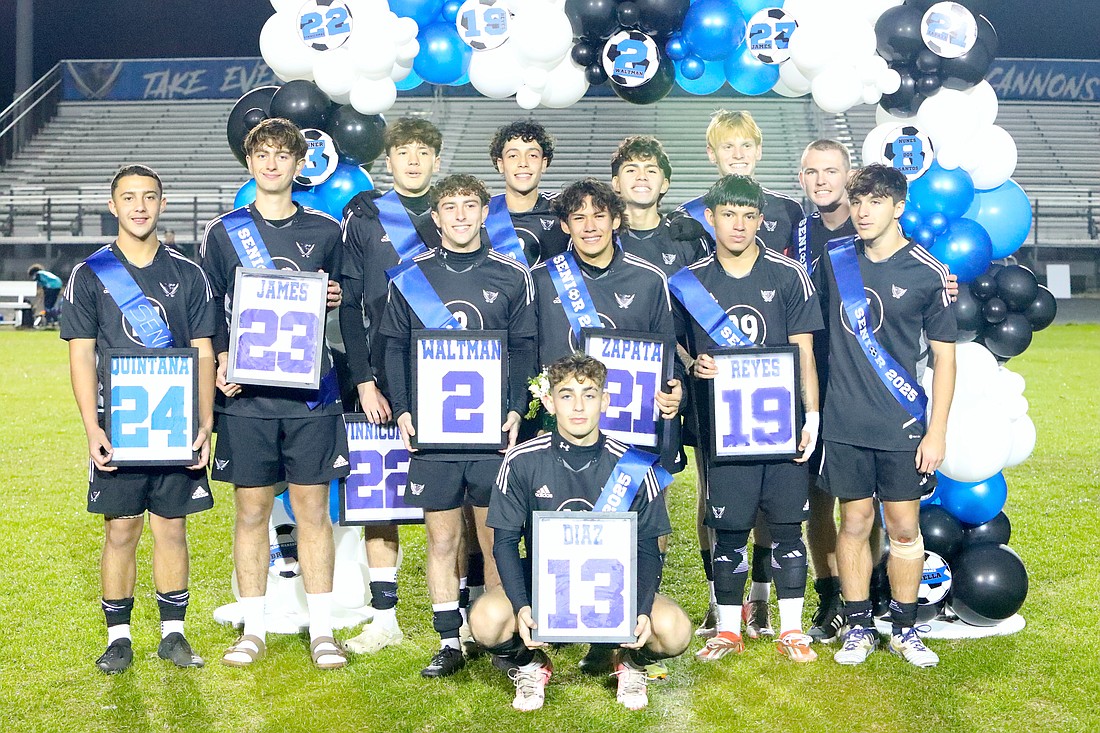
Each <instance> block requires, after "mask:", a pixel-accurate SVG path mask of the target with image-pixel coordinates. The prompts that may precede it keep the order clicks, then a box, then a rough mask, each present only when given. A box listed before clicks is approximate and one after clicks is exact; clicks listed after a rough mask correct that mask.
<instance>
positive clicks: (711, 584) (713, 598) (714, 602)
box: [707, 580, 718, 606]
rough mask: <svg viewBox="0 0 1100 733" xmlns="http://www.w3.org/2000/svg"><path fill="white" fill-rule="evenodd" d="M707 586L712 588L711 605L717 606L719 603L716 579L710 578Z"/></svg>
mask: <svg viewBox="0 0 1100 733" xmlns="http://www.w3.org/2000/svg"><path fill="white" fill-rule="evenodd" d="M707 586H708V587H709V588H710V605H711V606H717V605H718V597H717V596H716V595H714V581H713V580H708V581H707Z"/></svg>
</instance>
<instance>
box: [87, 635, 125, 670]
mask: <svg viewBox="0 0 1100 733" xmlns="http://www.w3.org/2000/svg"><path fill="white" fill-rule="evenodd" d="M133 661H134V648H133V645H132V644H131V642H130V640H129V639H115V640H114V641H113V642H111V645H110V646H109V647H107V651H105V652H103V654H102V655H101V656H100V657H99V659H97V660H95V666H97V667H99V671H100V672H103V673H104V674H118V673H119V672H125V671H126V670H127V669H129V668H130V663H131V662H133Z"/></svg>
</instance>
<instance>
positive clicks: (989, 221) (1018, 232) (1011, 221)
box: [973, 179, 1031, 260]
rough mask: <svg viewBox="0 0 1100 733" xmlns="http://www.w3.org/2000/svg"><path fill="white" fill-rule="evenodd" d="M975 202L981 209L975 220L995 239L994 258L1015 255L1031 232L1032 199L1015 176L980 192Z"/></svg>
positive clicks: (991, 238)
mask: <svg viewBox="0 0 1100 733" xmlns="http://www.w3.org/2000/svg"><path fill="white" fill-rule="evenodd" d="M974 201H975V203H976V205H977V206H978V208H979V211H978V213H977V215H976V216H974V217H973V218H974V220H975V221H976V222H978V223H979V224H981V225H982V226H983V227H985V230H986V232H988V233H989V239H990V240H991V241H992V242H993V259H995V260H999V259H1001V258H1002V257H1008V256H1009V255H1012V254H1015V252H1016V250H1018V249H1019V248H1020V246H1021V245H1022V244H1023V243H1024V242H1025V241H1027V235H1028V233H1030V232H1031V202H1030V201H1029V200H1028V198H1027V194H1026V193H1024V189H1022V188H1020V184H1018V183H1016V181H1013V180H1011V179H1009V180H1007V181H1005V182H1004V183H1002V184H1001V185H1000V186H997V188H994V189H990V190H988V191H978V193H977V195H976V196H975V197H974Z"/></svg>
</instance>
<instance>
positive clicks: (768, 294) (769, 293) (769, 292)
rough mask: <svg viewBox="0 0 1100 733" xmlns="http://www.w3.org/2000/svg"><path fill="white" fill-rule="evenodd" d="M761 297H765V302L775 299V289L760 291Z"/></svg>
mask: <svg viewBox="0 0 1100 733" xmlns="http://www.w3.org/2000/svg"><path fill="white" fill-rule="evenodd" d="M760 297H761V298H763V299H764V302H765V303H770V302H772V300H774V299H775V291H774V290H761V291H760Z"/></svg>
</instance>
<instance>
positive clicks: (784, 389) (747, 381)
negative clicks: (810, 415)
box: [708, 346, 802, 463]
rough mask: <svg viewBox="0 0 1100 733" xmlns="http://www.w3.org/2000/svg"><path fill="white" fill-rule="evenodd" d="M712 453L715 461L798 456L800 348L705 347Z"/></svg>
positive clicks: (780, 458) (800, 415)
mask: <svg viewBox="0 0 1100 733" xmlns="http://www.w3.org/2000/svg"><path fill="white" fill-rule="evenodd" d="M708 353H709V354H710V355H711V356H713V357H714V361H715V363H716V364H717V366H718V375H717V376H716V377H715V378H714V379H713V380H709V382H710V388H711V400H710V410H709V412H710V426H709V427H710V446H709V449H710V453H711V455H712V456H713V458H714V460H715V461H716V462H718V463H723V462H736V461H744V460H764V459H766V460H782V459H787V458H794V457H796V456H797V455H798V441H799V437H800V436H801V434H802V426H801V420H802V405H801V393H800V391H799V374H800V372H799V366H798V347H796V346H780V347H747V348H741V347H730V348H724V349H715V350H713V351H710V352H708Z"/></svg>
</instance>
